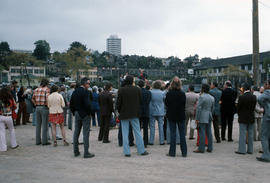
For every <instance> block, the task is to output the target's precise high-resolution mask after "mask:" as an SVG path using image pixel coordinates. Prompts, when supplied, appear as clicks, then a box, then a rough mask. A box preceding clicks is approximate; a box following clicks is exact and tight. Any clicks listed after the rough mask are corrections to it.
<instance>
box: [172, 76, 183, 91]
mask: <svg viewBox="0 0 270 183" xmlns="http://www.w3.org/2000/svg"><path fill="white" fill-rule="evenodd" d="M181 87H182V82H181V80H180V79H179V77H177V76H175V77H174V78H173V80H172V82H171V85H170V90H181Z"/></svg>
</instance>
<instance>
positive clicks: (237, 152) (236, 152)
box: [235, 151, 246, 155]
mask: <svg viewBox="0 0 270 183" xmlns="http://www.w3.org/2000/svg"><path fill="white" fill-rule="evenodd" d="M235 154H241V155H245V154H246V153H242V152H239V151H235Z"/></svg>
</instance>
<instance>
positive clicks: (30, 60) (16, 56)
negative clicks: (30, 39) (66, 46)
mask: <svg viewBox="0 0 270 183" xmlns="http://www.w3.org/2000/svg"><path fill="white" fill-rule="evenodd" d="M6 62H7V63H8V66H10V65H14V66H20V65H21V64H24V65H26V66H41V65H42V62H41V61H40V60H37V59H36V58H35V57H33V56H32V55H29V54H27V53H15V52H12V53H11V54H10V55H8V56H7V57H6Z"/></svg>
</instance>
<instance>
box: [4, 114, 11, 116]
mask: <svg viewBox="0 0 270 183" xmlns="http://www.w3.org/2000/svg"><path fill="white" fill-rule="evenodd" d="M1 116H12V114H1Z"/></svg>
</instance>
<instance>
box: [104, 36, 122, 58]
mask: <svg viewBox="0 0 270 183" xmlns="http://www.w3.org/2000/svg"><path fill="white" fill-rule="evenodd" d="M107 52H109V53H110V54H113V55H121V38H119V37H118V36H117V35H111V36H110V37H109V38H108V39H107Z"/></svg>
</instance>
